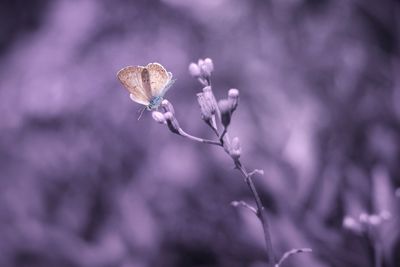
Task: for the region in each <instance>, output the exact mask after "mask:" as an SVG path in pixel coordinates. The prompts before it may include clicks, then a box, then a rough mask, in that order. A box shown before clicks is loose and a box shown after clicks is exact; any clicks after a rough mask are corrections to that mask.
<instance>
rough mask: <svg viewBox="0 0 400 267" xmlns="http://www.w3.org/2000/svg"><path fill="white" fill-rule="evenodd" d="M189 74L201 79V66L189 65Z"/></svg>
mask: <svg viewBox="0 0 400 267" xmlns="http://www.w3.org/2000/svg"><path fill="white" fill-rule="evenodd" d="M189 73H190V75H192V76H193V77H199V76H200V75H201V70H200V67H199V65H197V64H196V63H193V62H192V63H190V65H189Z"/></svg>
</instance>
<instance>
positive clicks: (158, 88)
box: [146, 63, 172, 96]
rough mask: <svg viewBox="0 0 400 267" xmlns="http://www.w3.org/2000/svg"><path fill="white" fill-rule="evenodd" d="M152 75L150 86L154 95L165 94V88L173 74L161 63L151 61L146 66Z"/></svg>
mask: <svg viewBox="0 0 400 267" xmlns="http://www.w3.org/2000/svg"><path fill="white" fill-rule="evenodd" d="M146 69H147V70H148V71H149V75H150V87H151V94H152V96H163V94H164V93H165V91H164V88H165V87H166V86H167V85H168V84H169V82H170V81H171V78H172V75H171V74H170V73H168V72H167V71H166V69H165V68H164V67H163V66H162V65H161V64H159V63H150V64H148V65H147V66H146Z"/></svg>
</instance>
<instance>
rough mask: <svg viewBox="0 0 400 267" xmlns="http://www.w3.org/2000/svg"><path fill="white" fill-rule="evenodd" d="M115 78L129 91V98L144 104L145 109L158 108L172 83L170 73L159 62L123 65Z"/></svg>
mask: <svg viewBox="0 0 400 267" xmlns="http://www.w3.org/2000/svg"><path fill="white" fill-rule="evenodd" d="M117 78H118V80H119V81H120V82H121V83H122V85H123V86H124V87H125V88H126V89H127V90H128V91H129V93H130V97H131V99H132V100H133V101H135V102H137V103H139V104H142V105H144V106H146V108H147V110H152V109H156V108H158V106H159V105H160V104H161V102H162V100H163V97H164V95H165V93H166V92H167V90H168V89H169V88H170V86H171V85H172V84H173V83H174V80H173V79H172V73H171V72H167V71H166V69H165V68H164V67H163V66H162V65H161V64H159V63H150V64H147V65H146V66H128V67H125V68H123V69H121V70H120V71H119V72H118V73H117Z"/></svg>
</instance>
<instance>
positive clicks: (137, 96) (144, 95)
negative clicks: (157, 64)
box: [117, 66, 152, 106]
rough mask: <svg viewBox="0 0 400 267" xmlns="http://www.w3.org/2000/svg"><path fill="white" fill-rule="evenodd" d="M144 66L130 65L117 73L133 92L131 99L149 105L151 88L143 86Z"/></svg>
mask: <svg viewBox="0 0 400 267" xmlns="http://www.w3.org/2000/svg"><path fill="white" fill-rule="evenodd" d="M143 70H144V67H142V66H128V67H125V68H123V69H121V70H120V71H119V72H118V73H117V78H118V80H119V81H120V82H121V83H122V85H123V86H124V87H125V88H126V89H127V90H128V91H129V92H130V93H131V95H130V96H131V99H132V100H133V101H135V102H137V103H139V104H142V105H146V106H148V105H149V104H150V100H151V98H152V96H151V94H150V92H149V90H146V89H145V88H144V87H143V83H142V71H143Z"/></svg>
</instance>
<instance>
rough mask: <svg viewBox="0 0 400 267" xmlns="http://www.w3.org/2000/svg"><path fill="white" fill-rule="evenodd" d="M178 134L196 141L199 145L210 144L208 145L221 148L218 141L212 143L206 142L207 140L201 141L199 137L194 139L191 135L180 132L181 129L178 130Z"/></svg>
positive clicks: (211, 141)
mask: <svg viewBox="0 0 400 267" xmlns="http://www.w3.org/2000/svg"><path fill="white" fill-rule="evenodd" d="M179 134H180V135H181V136H183V137H186V138H188V139H190V140H193V141H196V142H200V143H205V144H210V145H216V146H222V145H221V142H218V141H214V140H208V139H203V138H200V137H196V136H193V135H190V134H188V133H186V132H185V131H184V130H182V129H181V128H180V129H179Z"/></svg>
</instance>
